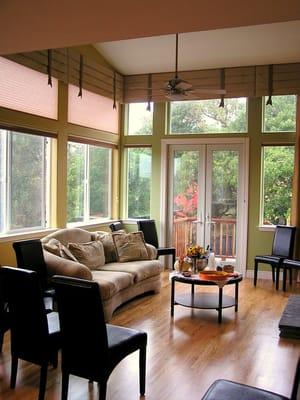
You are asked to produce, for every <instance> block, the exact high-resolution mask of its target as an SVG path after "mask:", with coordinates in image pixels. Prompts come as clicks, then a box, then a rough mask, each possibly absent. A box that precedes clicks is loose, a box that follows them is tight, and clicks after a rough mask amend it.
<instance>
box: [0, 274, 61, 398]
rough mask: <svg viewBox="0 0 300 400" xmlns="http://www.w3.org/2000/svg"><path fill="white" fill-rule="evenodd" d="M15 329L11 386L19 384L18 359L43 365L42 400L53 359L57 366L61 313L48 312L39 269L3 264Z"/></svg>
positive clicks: (4, 280) (11, 321) (40, 390)
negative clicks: (59, 315)
mask: <svg viewBox="0 0 300 400" xmlns="http://www.w3.org/2000/svg"><path fill="white" fill-rule="evenodd" d="M0 274H1V277H2V279H3V284H4V285H5V293H6V296H7V302H8V306H9V314H10V328H11V377H10V387H11V388H12V389H13V388H15V386H16V379H17V369H18V360H19V359H22V360H25V361H28V362H31V363H33V364H37V365H39V366H40V367H41V372H40V385H39V396H38V399H39V400H43V399H44V396H45V391H46V382H47V371H48V364H49V362H50V363H51V364H52V365H53V367H55V368H56V367H57V357H58V350H59V348H60V328H59V319H58V313H57V312H50V313H46V309H45V305H44V299H43V293H42V289H41V285H40V279H39V277H38V274H37V273H36V272H35V271H30V270H28V269H21V268H13V267H2V268H1V269H0Z"/></svg>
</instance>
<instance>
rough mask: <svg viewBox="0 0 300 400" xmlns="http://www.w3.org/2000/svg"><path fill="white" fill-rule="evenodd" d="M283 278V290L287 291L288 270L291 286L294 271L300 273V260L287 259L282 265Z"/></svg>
mask: <svg viewBox="0 0 300 400" xmlns="http://www.w3.org/2000/svg"><path fill="white" fill-rule="evenodd" d="M282 270H283V277H282V289H283V291H284V292H285V291H286V275H287V270H289V271H290V285H291V284H292V270H297V271H300V260H290V259H285V260H284V261H283V263H282Z"/></svg>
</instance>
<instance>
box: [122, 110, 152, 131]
mask: <svg viewBox="0 0 300 400" xmlns="http://www.w3.org/2000/svg"><path fill="white" fill-rule="evenodd" d="M147 106H148V103H132V104H129V105H128V124H127V134H128V135H152V133H153V103H150V111H148V110H147Z"/></svg>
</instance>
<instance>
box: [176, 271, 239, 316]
mask: <svg viewBox="0 0 300 400" xmlns="http://www.w3.org/2000/svg"><path fill="white" fill-rule="evenodd" d="M242 280H243V276H242V274H238V275H237V276H234V277H232V278H229V279H228V280H225V281H211V280H206V279H201V278H200V277H199V275H192V276H190V277H186V276H183V275H182V274H178V273H172V274H171V317H173V316H174V306H175V305H177V304H178V305H181V306H184V307H190V308H200V309H207V310H212V309H215V310H217V311H218V322H219V324H220V323H221V322H222V310H223V308H228V307H234V308H235V312H237V311H238V297H239V282H241V281H242ZM176 282H181V283H186V284H188V285H191V293H184V294H177V295H175V283H176ZM195 285H200V286H217V287H218V289H219V290H218V291H219V293H218V294H216V293H195ZM227 285H235V297H231V296H227V295H223V287H224V286H227Z"/></svg>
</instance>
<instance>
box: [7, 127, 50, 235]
mask: <svg viewBox="0 0 300 400" xmlns="http://www.w3.org/2000/svg"><path fill="white" fill-rule="evenodd" d="M0 130H1V131H4V132H5V133H4V146H3V149H2V154H1V162H2V166H1V167H2V168H3V175H4V176H5V178H4V179H3V185H2V188H3V191H4V193H5V195H4V196H3V199H2V200H3V203H2V206H0V207H1V210H0V213H2V212H3V230H2V231H1V230H0V236H2V237H3V236H11V235H16V234H26V233H30V232H34V231H44V230H46V229H50V221H51V210H52V209H51V204H50V199H51V197H50V194H51V185H52V182H51V168H52V147H53V143H52V139H53V138H56V136H55V135H54V134H52V133H49V134H48V133H46V132H41V131H37V130H32V129H22V128H14V127H7V126H2V125H0ZM12 134H18V135H31V136H38V137H40V138H43V167H42V185H41V188H40V189H41V197H42V204H41V216H42V224H41V225H40V226H32V227H22V228H15V229H11V223H12V221H11V217H12V212H11V210H12V206H11V196H12V190H11V180H12V171H13V166H12Z"/></svg>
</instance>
